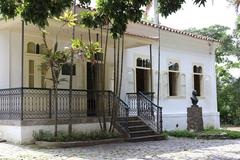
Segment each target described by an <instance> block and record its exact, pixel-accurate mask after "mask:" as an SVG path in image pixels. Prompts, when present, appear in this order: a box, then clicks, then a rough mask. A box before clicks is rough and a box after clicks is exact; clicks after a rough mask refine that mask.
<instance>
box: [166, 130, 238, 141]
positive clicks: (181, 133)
mask: <svg viewBox="0 0 240 160" xmlns="http://www.w3.org/2000/svg"><path fill="white" fill-rule="evenodd" d="M168 134H169V135H170V136H173V137H185V138H196V137H197V138H203V139H205V138H207V139H218V138H219V139H222V138H229V139H237V138H240V132H239V131H230V130H224V129H213V128H212V127H209V128H207V129H205V130H204V131H202V132H190V131H187V130H178V131H170V132H168Z"/></svg>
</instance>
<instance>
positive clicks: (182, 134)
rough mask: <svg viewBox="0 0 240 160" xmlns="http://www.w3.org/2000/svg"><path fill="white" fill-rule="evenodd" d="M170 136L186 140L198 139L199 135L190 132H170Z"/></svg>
mask: <svg viewBox="0 0 240 160" xmlns="http://www.w3.org/2000/svg"><path fill="white" fill-rule="evenodd" d="M168 134H169V135H170V136H173V137H186V138H195V137H197V134H196V133H195V132H190V131H187V130H177V131H170V132H168Z"/></svg>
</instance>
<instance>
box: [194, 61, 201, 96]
mask: <svg viewBox="0 0 240 160" xmlns="http://www.w3.org/2000/svg"><path fill="white" fill-rule="evenodd" d="M202 72H203V70H202V66H197V65H194V66H193V85H194V90H196V91H197V96H202V91H203V74H202Z"/></svg>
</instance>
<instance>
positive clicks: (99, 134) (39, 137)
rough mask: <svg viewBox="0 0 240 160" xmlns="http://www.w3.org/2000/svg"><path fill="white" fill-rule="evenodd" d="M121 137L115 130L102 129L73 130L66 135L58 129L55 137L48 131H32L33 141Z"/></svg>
mask: <svg viewBox="0 0 240 160" xmlns="http://www.w3.org/2000/svg"><path fill="white" fill-rule="evenodd" d="M119 137H121V136H120V134H119V133H116V132H104V131H91V132H73V133H72V134H71V136H70V135H68V134H67V133H66V132H63V131H59V132H58V134H57V137H54V135H53V134H52V133H51V132H49V131H43V130H39V132H33V138H34V140H35V141H48V142H54V141H56V142H70V141H88V140H100V139H110V138H119Z"/></svg>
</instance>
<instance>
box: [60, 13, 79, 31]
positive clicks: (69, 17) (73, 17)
mask: <svg viewBox="0 0 240 160" xmlns="http://www.w3.org/2000/svg"><path fill="white" fill-rule="evenodd" d="M59 20H61V21H63V22H64V23H66V24H67V25H68V27H73V26H76V22H77V20H78V19H77V14H73V12H72V11H69V10H67V11H65V12H64V14H63V16H60V17H59Z"/></svg>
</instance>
